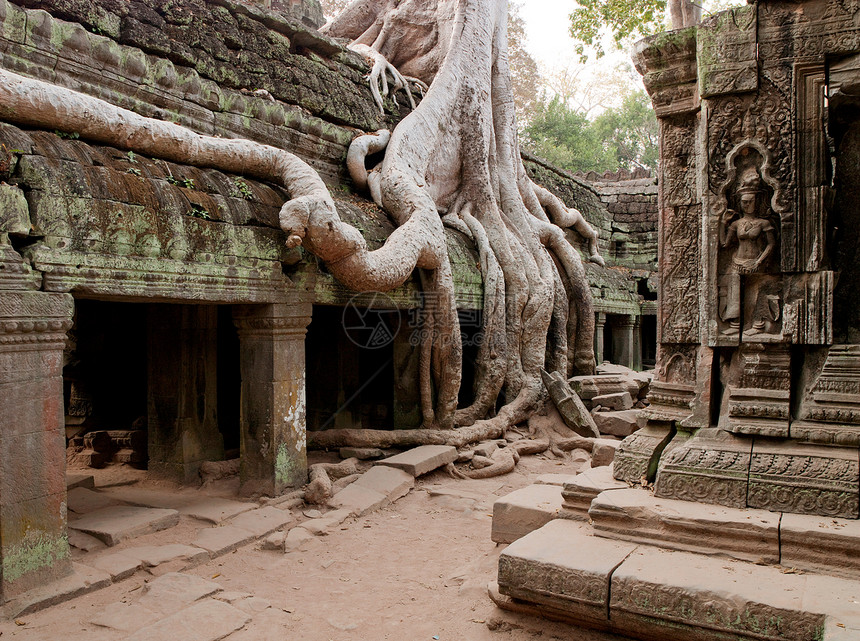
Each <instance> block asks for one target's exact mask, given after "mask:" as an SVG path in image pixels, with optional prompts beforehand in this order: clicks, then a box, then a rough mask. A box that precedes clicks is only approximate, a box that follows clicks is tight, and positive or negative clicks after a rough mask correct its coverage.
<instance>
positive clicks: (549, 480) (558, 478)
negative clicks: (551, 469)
mask: <svg viewBox="0 0 860 641" xmlns="http://www.w3.org/2000/svg"><path fill="white" fill-rule="evenodd" d="M575 478H576V474H541V475H539V476H538V477H537V478H535V480H534V482H535V485H558V486H559V487H562V486H564V484H565V483H571V482H573V480H574V479H575Z"/></svg>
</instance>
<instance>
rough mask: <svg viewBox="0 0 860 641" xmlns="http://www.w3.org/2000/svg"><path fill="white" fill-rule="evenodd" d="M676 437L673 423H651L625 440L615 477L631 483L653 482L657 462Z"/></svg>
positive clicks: (616, 460)
mask: <svg viewBox="0 0 860 641" xmlns="http://www.w3.org/2000/svg"><path fill="white" fill-rule="evenodd" d="M674 436H675V431H674V429H673V428H672V424H671V423H669V422H659V421H649V422H648V424H647V425H646V426H645V427H644V428H642V429H641V430H639V431H637V432H634V433H633V434H631V435H630V436H628V437H627V438H625V439H624V440H623V441H622V442H621V445H619V446H618V449H617V450H616V451H615V463H614V468H613V476H614V477H615V478H616V479H618V480H619V481H627V482H629V483H639V482H640V481H642V480H648V481H653V480H654V475H655V473H656V471H657V462H658V461H659V460H660V456H661V454H663V450H664V449H665V448H666V446H667V445H668V444H669V442H670V441H672V440H673V437H674Z"/></svg>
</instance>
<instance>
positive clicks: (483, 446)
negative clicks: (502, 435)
mask: <svg viewBox="0 0 860 641" xmlns="http://www.w3.org/2000/svg"><path fill="white" fill-rule="evenodd" d="M498 449H499V444H498V443H497V442H496V441H485V442H483V443H478V444H477V445H475V447H473V448H472V451H473V452H474V453H475V454H477V455H478V456H486V457H487V458H493V454H495V453H496V450H498Z"/></svg>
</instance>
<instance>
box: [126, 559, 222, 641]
mask: <svg viewBox="0 0 860 641" xmlns="http://www.w3.org/2000/svg"><path fill="white" fill-rule="evenodd" d="M222 589H223V588H222V587H221V586H220V585H218V584H217V583H215V582H214V581H208V580H206V579H204V578H201V577H199V576H194V575H193V574H183V573H181V572H170V573H168V574H164V575H162V576H160V577H158V578H157V579H154V580H153V581H150V582H149V583H147V584H146V585H145V586H144V587H143V593H142V594H141V596H140V598H139V599H138V600H137V604H138V605H140V606H143V607H144V608H146V609H147V610H151V611H152V612H157V613H159V614H161V615H163V616H164V615H168V614H173V613H174V612H178V611H180V610H182V609H183V608H185V607H186V606H188V605H190V604H192V603H194V602H195V601H199V600H200V599H205V598H206V597H208V596H212V595H213V594H216V593H218V592H221V590H222ZM156 638H157V637H156ZM176 638H181V637H176Z"/></svg>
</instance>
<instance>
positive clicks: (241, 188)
mask: <svg viewBox="0 0 860 641" xmlns="http://www.w3.org/2000/svg"><path fill="white" fill-rule="evenodd" d="M233 184H234V185H236V191H235V192H233V196H234V197H235V198H243V199H244V200H254V192H253V191H252V190H251V188H250V187H249V186H248V183H246V182H245V181H244V180H242V179H241V178H236V179H235V180H234V181H233Z"/></svg>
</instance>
